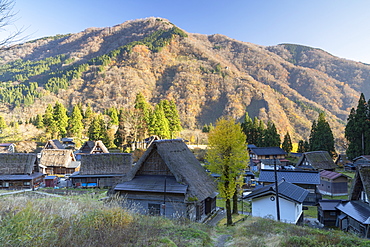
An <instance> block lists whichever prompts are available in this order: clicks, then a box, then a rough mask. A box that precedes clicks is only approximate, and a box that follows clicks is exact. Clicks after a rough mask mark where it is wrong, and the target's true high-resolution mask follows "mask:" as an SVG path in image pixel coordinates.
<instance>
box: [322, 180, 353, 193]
mask: <svg viewBox="0 0 370 247" xmlns="http://www.w3.org/2000/svg"><path fill="white" fill-rule="evenodd" d="M317 188H318V189H319V190H320V192H321V193H322V194H327V195H339V194H340V195H347V194H348V183H347V182H337V183H333V182H332V181H327V180H321V184H320V185H318V186H317Z"/></svg>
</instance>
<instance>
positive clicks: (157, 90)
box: [0, 17, 370, 140]
mask: <svg viewBox="0 0 370 247" xmlns="http://www.w3.org/2000/svg"><path fill="white" fill-rule="evenodd" d="M174 28H177V27H176V26H175V25H173V24H172V23H170V22H169V21H168V20H166V19H163V18H155V17H151V18H146V19H139V20H131V21H127V22H124V23H122V24H120V25H116V26H114V27H106V28H89V29H86V30H84V31H82V32H80V33H76V34H67V35H59V36H56V37H47V38H42V39H38V40H34V41H30V42H26V43H24V44H19V45H17V46H15V47H14V48H13V49H10V50H7V51H2V52H0V59H1V61H0V63H1V65H2V66H6V65H9V64H10V63H11V62H14V61H17V60H19V59H21V63H24V61H27V60H29V61H40V60H45V59H46V58H50V57H52V58H55V57H56V56H60V55H63V56H65V57H64V58H62V59H61V60H63V59H64V60H63V61H62V62H61V63H57V62H56V63H55V64H54V65H52V66H51V67H50V68H49V69H48V70H46V71H47V72H43V73H40V74H38V75H33V76H30V77H28V78H27V80H24V81H19V80H18V81H10V82H9V81H6V82H5V81H3V83H2V88H5V87H6V85H20V84H27V83H30V82H33V81H36V82H38V86H39V87H38V88H37V91H38V92H41V93H42V96H41V97H40V98H35V99H34V103H33V104H30V105H28V106H25V107H24V106H23V105H22V104H20V105H19V106H17V107H14V106H13V105H12V104H9V103H6V102H4V99H3V98H1V100H2V101H3V103H2V105H3V106H2V109H3V110H2V111H3V112H4V114H6V115H7V118H8V119H10V118H11V117H13V118H14V116H17V118H20V119H27V117H28V118H29V114H30V113H43V112H42V111H43V110H44V109H45V106H46V104H48V103H51V102H53V101H55V100H59V101H61V102H63V103H64V104H65V105H66V106H67V107H68V108H69V109H71V106H72V105H73V104H76V103H78V102H84V103H86V104H87V103H90V104H91V105H92V106H93V107H94V108H95V109H96V110H100V111H102V110H103V109H105V108H108V107H110V106H115V107H131V106H132V105H133V102H134V100H135V96H136V94H137V93H139V92H142V93H143V94H144V95H145V97H146V98H147V100H148V101H150V102H152V103H156V102H158V101H159V100H160V99H164V98H166V99H174V100H175V101H176V103H177V107H178V110H179V113H180V117H181V120H182V123H183V125H184V127H185V128H190V129H194V128H200V127H201V126H202V125H204V124H209V123H211V122H212V123H214V122H215V120H216V119H217V118H218V117H220V116H222V115H231V116H233V117H235V118H237V119H242V118H243V116H244V114H245V112H246V111H248V112H249V115H250V116H251V117H258V118H260V119H262V120H264V121H268V120H271V121H273V122H274V123H275V124H276V127H277V129H278V131H279V133H280V134H281V135H284V134H285V133H286V131H289V132H290V133H291V135H292V136H293V139H294V140H299V139H307V138H308V136H309V131H310V127H311V124H312V120H314V119H316V118H317V115H318V112H319V111H325V112H326V115H327V119H328V121H329V123H330V125H331V127H332V129H333V132H334V135H335V137H336V138H338V139H343V129H344V125H345V122H346V118H347V116H348V114H349V111H350V109H351V108H352V107H354V106H355V105H356V103H357V100H358V98H359V95H360V93H361V92H363V93H364V94H365V96H366V97H369V96H370V83H369V80H370V79H368V78H370V77H369V76H368V75H370V66H369V65H366V64H363V63H359V62H354V61H351V60H347V59H341V58H337V57H335V56H333V55H331V54H329V53H327V52H325V51H323V50H321V49H319V48H312V47H308V46H300V45H294V44H280V45H276V46H261V45H256V44H252V43H248V42H242V41H238V40H235V39H232V38H229V37H227V36H225V35H221V34H213V35H203V34H192V33H187V32H186V31H184V30H181V29H180V28H177V29H178V30H180V31H181V32H184V33H185V34H186V37H185V36H183V37H182V36H181V35H180V36H179V35H178V34H176V32H175V33H171V34H168V35H170V36H169V37H170V39H169V41H168V40H166V41H163V40H165V38H166V37H161V36H158V37H156V38H152V41H153V43H150V42H152V41H150V42H149V43H148V42H147V43H145V44H144V43H143V40H145V38H148V37H149V38H151V37H152V36H151V35H153V34H154V36H155V34H156V32H160V30H167V31H168V30H171V29H174ZM180 31H177V32H180ZM163 32H165V31H162V34H163ZM167 33H168V32H167ZM161 41H163V42H164V43H165V44H164V45H163V46H160V47H159V48H160V49H159V48H158V51H157V50H155V48H153V49H154V50H153V49H152V48H150V45H151V44H155V42H157V43H158V42H161ZM167 41H168V42H167ZM135 42H136V43H135ZM166 42H167V43H166ZM125 46H126V47H130V48H127V49H126V48H125V49H126V50H124V49H123V48H122V49H123V50H122V49H121V50H120V53H119V55H117V56H116V57H114V58H109V59H108V60H107V61H108V62H107V64H103V65H101V64H99V65H98V64H97V63H93V62H92V61H103V60H102V59H103V58H99V59H100V60H99V59H96V58H97V57H107V54H110V53H112V51H114V50H115V49H118V48H119V47H125ZM94 59H95V60H94ZM104 61H105V60H104ZM67 62H68V63H67ZM86 63H87V64H88V65H87V69H86V70H84V71H82V72H81V73H80V74H81V76H80V77H76V78H72V79H71V80H69V81H68V86H67V87H66V88H64V89H63V88H61V89H58V90H57V91H58V92H57V93H56V92H50V91H47V90H46V89H45V88H43V87H44V85H45V82H43V81H46V79H47V78H49V77H51V76H54V75H55V71H65V70H66V69H67V68H69V67H72V66H78V65H81V64H86ZM4 70H5V69H4ZM53 71H54V72H53ZM21 72H22V71H21ZM21 72H20V74H21ZM53 73H54V74H53ZM18 77H19V76H18ZM19 109H22V110H19Z"/></svg>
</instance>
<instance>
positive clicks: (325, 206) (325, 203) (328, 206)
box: [319, 200, 342, 211]
mask: <svg viewBox="0 0 370 247" xmlns="http://www.w3.org/2000/svg"><path fill="white" fill-rule="evenodd" d="M340 202H342V200H321V201H319V205H320V207H321V208H322V210H324V211H326V210H336V208H335V207H336V206H338V204H339V203H340Z"/></svg>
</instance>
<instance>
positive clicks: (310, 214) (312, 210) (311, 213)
mask: <svg viewBox="0 0 370 247" xmlns="http://www.w3.org/2000/svg"><path fill="white" fill-rule="evenodd" d="M307 208H308V210H304V211H303V213H304V217H305V218H317V207H316V206H307Z"/></svg>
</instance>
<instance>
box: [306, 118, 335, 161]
mask: <svg viewBox="0 0 370 247" xmlns="http://www.w3.org/2000/svg"><path fill="white" fill-rule="evenodd" d="M309 143H310V151H328V153H329V154H330V155H331V156H334V155H335V154H336V152H335V148H334V136H333V132H332V131H331V128H330V125H329V123H328V122H327V121H326V119H325V113H324V112H320V113H319V117H318V119H317V122H316V121H315V120H314V121H313V122H312V129H311V134H310V142H309Z"/></svg>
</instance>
